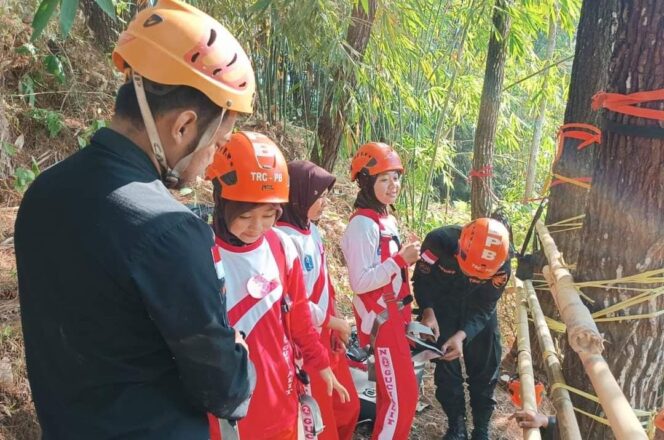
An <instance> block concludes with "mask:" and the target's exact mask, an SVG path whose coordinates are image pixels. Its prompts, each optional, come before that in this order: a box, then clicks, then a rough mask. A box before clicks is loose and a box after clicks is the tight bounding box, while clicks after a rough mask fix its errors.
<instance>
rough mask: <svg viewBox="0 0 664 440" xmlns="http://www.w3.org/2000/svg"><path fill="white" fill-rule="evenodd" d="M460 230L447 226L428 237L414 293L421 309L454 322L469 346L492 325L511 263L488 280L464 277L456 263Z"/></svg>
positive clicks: (415, 275) (423, 248)
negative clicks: (463, 333) (432, 310)
mask: <svg viewBox="0 0 664 440" xmlns="http://www.w3.org/2000/svg"><path fill="white" fill-rule="evenodd" d="M460 235H461V228H460V227H459V226H445V227H441V228H437V229H434V230H433V231H431V232H430V233H428V234H427V236H426V238H425V239H424V242H423V243H422V250H421V253H422V258H421V259H420V260H419V261H418V263H417V265H416V266H415V272H414V274H413V289H414V293H415V299H416V300H417V304H418V306H419V307H420V309H425V308H429V307H431V308H433V309H434V311H435V313H436V317H437V318H438V320H439V321H440V320H441V317H442V318H444V319H445V320H446V321H447V324H448V325H449V322H450V321H454V322H455V327H456V329H457V330H463V331H464V332H465V333H466V335H467V336H466V341H467V342H470V341H471V340H472V339H473V338H474V337H475V336H476V335H477V334H478V333H479V332H481V331H482V330H483V329H484V328H485V327H486V325H487V323H489V321H490V320H491V318H492V316H493V315H494V314H495V312H496V303H497V302H498V299H499V298H500V296H501V295H502V293H503V290H504V289H505V285H506V284H507V280H508V279H509V276H510V262H509V260H508V261H506V262H505V264H504V265H503V267H502V268H501V269H500V270H499V271H498V272H497V273H496V274H495V275H494V276H493V278H491V279H489V280H474V279H470V278H468V277H467V276H466V275H464V274H463V272H462V271H461V269H460V267H459V263H458V262H457V260H456V257H455V255H456V253H457V250H458V247H459V244H458V243H459V236H460Z"/></svg>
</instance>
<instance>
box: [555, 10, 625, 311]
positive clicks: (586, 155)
mask: <svg viewBox="0 0 664 440" xmlns="http://www.w3.org/2000/svg"><path fill="white" fill-rule="evenodd" d="M616 13H617V0H602V1H597V0H584V1H583V5H582V6H581V17H580V19H579V28H578V31H577V35H576V50H575V53H574V63H573V64H572V76H571V81H570V87H569V97H568V99H567V108H566V110H565V124H567V123H572V122H578V123H587V124H593V125H598V122H599V116H598V114H597V113H596V112H593V111H592V110H591V108H590V101H591V99H592V97H593V95H595V93H597V92H598V91H600V90H604V89H605V88H606V84H607V78H608V71H607V70H608V69H607V68H606V66H608V64H609V60H610V59H611V58H610V57H611V42H612V41H613V33H614V32H613V31H612V26H614V25H615V14H616ZM613 30H614V31H615V28H613ZM579 143H580V141H578V140H575V139H567V140H566V141H565V144H564V146H563V153H562V155H561V157H560V159H559V160H558V162H556V164H555V166H554V169H553V171H554V173H556V174H560V175H562V176H566V177H586V176H590V173H591V171H592V158H593V156H592V155H593V150H594V149H595V148H596V147H597V145H594V146H591V147H589V148H585V149H583V150H581V151H579V150H577V148H576V147H577V146H578V145H579ZM587 195H588V191H587V190H585V189H584V188H581V187H578V186H575V185H571V184H562V185H557V186H554V187H552V188H551V191H550V195H549V208H548V210H547V216H546V224H551V223H555V222H557V221H560V220H564V219H568V218H570V217H574V216H577V215H580V214H583V211H584V209H585V205H586V198H587ZM579 238H580V234H579V231H578V230H570V231H566V232H563V233H561V234H556V245H557V246H558V249H559V250H560V252H562V253H563V255H564V257H565V261H566V262H567V263H568V264H571V263H574V262H576V259H577V258H576V257H577V255H578V252H579ZM545 309H546V307H545ZM545 312H547V310H545Z"/></svg>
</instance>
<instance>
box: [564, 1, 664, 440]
mask: <svg viewBox="0 0 664 440" xmlns="http://www.w3.org/2000/svg"><path fill="white" fill-rule="evenodd" d="M590 1H591V2H593V3H594V2H595V0H590ZM618 6H619V10H618V14H617V22H618V23H617V33H616V39H615V44H614V49H613V55H612V58H611V63H610V65H609V86H608V89H609V91H611V92H616V93H635V92H642V91H649V90H656V89H662V88H664V40H663V39H662V38H661V30H662V29H663V28H664V2H661V1H659V0H619V2H618ZM643 107H650V108H658V109H662V108H663V107H664V106H663V105H662V103H661V102H659V103H657V104H650V105H643ZM604 115H605V117H606V119H607V121H611V122H613V123H617V124H630V125H638V126H648V127H658V126H661V123H658V122H656V121H653V120H648V119H643V118H638V117H632V116H626V115H622V114H618V113H614V112H610V111H604ZM595 157H596V159H595V166H594V169H593V174H592V178H593V185H592V188H591V190H590V193H589V197H588V205H587V208H586V220H585V222H584V226H583V230H582V231H581V235H582V241H581V243H583V244H584V245H583V246H582V247H581V248H580V252H579V263H578V269H577V274H576V279H577V280H578V281H579V282H583V281H590V280H605V279H612V278H617V277H618V278H619V277H621V276H623V277H624V276H629V275H633V274H638V273H641V272H645V271H647V270H652V269H657V268H662V267H664V229H663V228H662V225H664V139H652V138H649V137H638V136H625V135H622V134H619V133H616V132H613V131H611V130H609V129H607V128H605V129H604V131H603V134H602V145H601V146H599V147H598V148H597V150H596V152H595ZM621 287H624V285H622V286H621V285H620V284H619V283H618V284H616V285H613V286H610V287H606V288H589V289H584V291H585V293H586V294H588V295H589V296H590V297H591V298H594V300H595V303H594V304H593V305H592V306H591V311H593V308H594V310H597V309H603V308H605V307H607V306H608V305H612V304H615V303H618V302H620V301H622V300H624V299H626V298H629V297H632V296H634V295H635V294H634V292H630V291H627V290H625V289H622V288H621ZM640 287H642V286H640ZM658 310H664V297H659V298H658V299H653V300H651V301H649V302H645V303H642V304H640V305H636V306H633V307H631V308H630V309H629V310H627V311H625V312H624V313H623V312H618V314H627V315H634V314H647V313H652V312H656V311H658ZM598 327H599V330H600V332H602V333H603V335H604V337H605V338H606V340H607V344H606V349H605V358H606V360H607V362H608V363H609V366H610V368H611V371H612V372H613V374H614V376H615V377H616V379H617V380H618V383H620V385H621V387H622V389H623V392H624V393H625V396H626V397H627V399H628V400H629V401H630V404H631V405H632V406H633V407H634V408H638V409H644V410H652V409H658V408H660V407H661V405H662V397H661V395H660V394H659V391H660V388H661V386H662V383H663V381H664V316H659V317H656V318H651V319H641V320H628V321H623V322H607V323H601V322H600V323H598ZM570 357H576V356H575V355H574V353H570V352H569V350H568V351H567V353H566V358H570ZM566 371H568V372H571V371H574V370H569V369H567V370H566ZM569 379H571V380H570V382H571V385H572V386H576V387H579V388H582V389H586V390H589V383H588V380H587V379H586V378H585V376H582V375H579V374H570V376H569ZM576 405H577V406H578V407H580V408H582V409H584V410H586V411H588V412H591V413H595V414H597V413H598V412H599V411H598V409H597V408H596V405H595V404H592V402H588V401H586V400H579V401H578V402H576ZM580 422H581V429H582V432H584V438H586V439H606V438H612V435H611V430H610V429H609V428H608V427H606V426H604V425H601V424H597V423H595V422H593V421H592V420H591V419H589V418H587V417H581V419H580Z"/></svg>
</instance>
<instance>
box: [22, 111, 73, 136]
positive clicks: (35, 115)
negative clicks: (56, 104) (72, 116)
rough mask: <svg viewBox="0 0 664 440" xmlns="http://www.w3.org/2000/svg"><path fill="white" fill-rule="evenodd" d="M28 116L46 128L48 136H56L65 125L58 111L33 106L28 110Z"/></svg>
mask: <svg viewBox="0 0 664 440" xmlns="http://www.w3.org/2000/svg"><path fill="white" fill-rule="evenodd" d="M29 115H30V117H31V118H32V119H33V120H35V121H36V122H38V123H40V124H41V125H43V126H44V127H46V129H47V130H48V134H49V136H50V137H52V138H53V137H56V136H57V135H58V133H60V131H61V130H62V129H63V128H64V127H65V123H64V119H63V117H62V115H61V114H60V113H59V112H56V111H53V110H48V109H44V108H34V109H32V110H30V112H29Z"/></svg>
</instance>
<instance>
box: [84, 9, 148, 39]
mask: <svg viewBox="0 0 664 440" xmlns="http://www.w3.org/2000/svg"><path fill="white" fill-rule="evenodd" d="M136 3H137V2H133V3H131V4H130V5H129V8H128V9H127V10H126V14H123V19H124V20H125V21H129V20H130V19H131V18H132V17H133V16H134V13H135V12H136V8H137V7H136ZM138 3H142V6H145V5H147V2H140V1H139V2H138ZM81 7H82V9H83V15H84V16H85V24H87V26H88V27H89V28H90V30H91V31H92V33H93V34H94V36H95V44H96V45H97V47H99V48H100V49H101V50H103V51H104V52H110V51H112V50H113V48H114V47H115V43H116V42H117V41H118V35H120V32H122V30H123V29H124V27H125V25H124V24H123V23H122V21H120V20H117V19H116V20H114V19H112V18H111V17H109V16H108V15H106V13H105V12H104V11H103V10H102V9H101V8H100V7H99V5H98V4H97V2H95V0H82V1H81Z"/></svg>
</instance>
